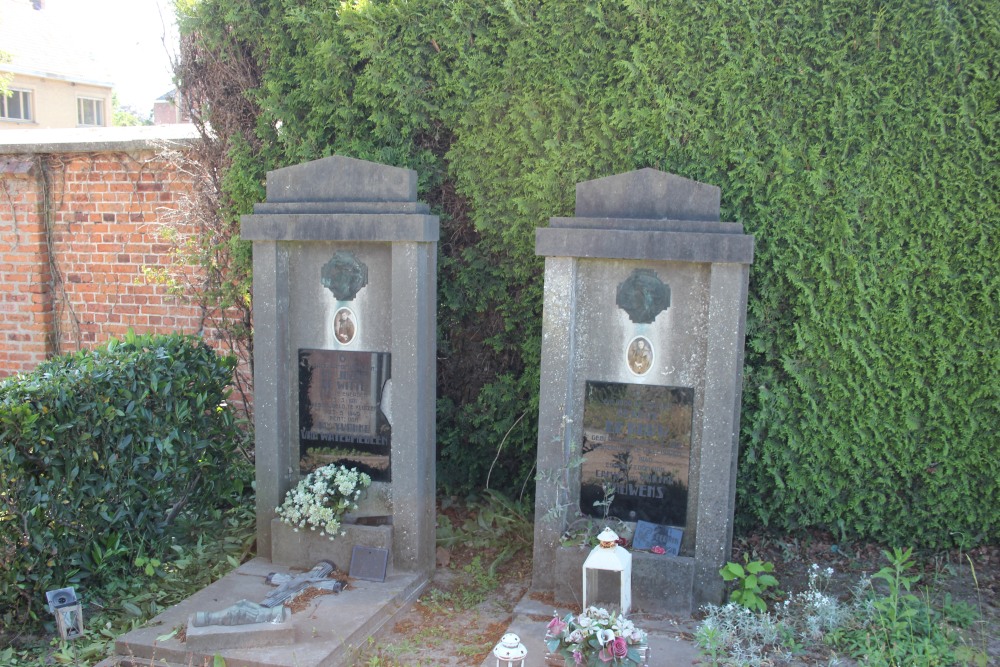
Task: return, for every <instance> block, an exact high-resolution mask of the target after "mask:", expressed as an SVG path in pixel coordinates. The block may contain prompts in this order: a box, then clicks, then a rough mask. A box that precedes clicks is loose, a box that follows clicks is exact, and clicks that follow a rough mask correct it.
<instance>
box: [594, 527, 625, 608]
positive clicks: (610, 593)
mask: <svg viewBox="0 0 1000 667" xmlns="http://www.w3.org/2000/svg"><path fill="white" fill-rule="evenodd" d="M597 539H598V540H599V541H600V544H599V545H598V546H596V547H594V550H593V551H591V552H590V555H589V556H587V560H586V561H584V563H583V608H584V609H586V608H587V607H590V606H592V605H598V604H602V605H605V606H608V605H612V604H613V605H617V606H618V607H619V608H620V611H621V613H622V615H624V614H628V612H629V609H630V607H631V606H632V554H631V553H629V552H628V550H627V549H624V548H622V547H621V546H619V545H618V535H617V534H616V533H615V531H613V530H611V529H610V528H605V529H604V530H603V531H601V534H600V535H598V536H597Z"/></svg>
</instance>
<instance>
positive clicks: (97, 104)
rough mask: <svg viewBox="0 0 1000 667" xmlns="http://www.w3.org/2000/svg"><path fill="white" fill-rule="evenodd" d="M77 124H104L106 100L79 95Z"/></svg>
mask: <svg viewBox="0 0 1000 667" xmlns="http://www.w3.org/2000/svg"><path fill="white" fill-rule="evenodd" d="M76 111H77V114H76V116H77V118H76V122H77V125H98V126H103V125H104V100H102V99H97V98H93V97H78V98H77V100H76Z"/></svg>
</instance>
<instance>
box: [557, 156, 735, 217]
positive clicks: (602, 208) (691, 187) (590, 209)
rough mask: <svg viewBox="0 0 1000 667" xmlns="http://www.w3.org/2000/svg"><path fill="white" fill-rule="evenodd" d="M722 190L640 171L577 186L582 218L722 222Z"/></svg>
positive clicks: (661, 172) (578, 210) (579, 215)
mask: <svg viewBox="0 0 1000 667" xmlns="http://www.w3.org/2000/svg"><path fill="white" fill-rule="evenodd" d="M720 192H721V191H720V190H719V188H718V187H716V186H714V185H707V184H705V183H699V182H698V181H692V180H691V179H689V178H684V177H682V176H677V175H676V174H669V173H667V172H665V171H660V170H658V169H651V168H648V167H647V168H645V169H638V170H636V171H629V172H626V173H624V174H615V175H614V176H606V177H604V178H597V179H594V180H592V181H583V182H582V183H577V185H576V215H577V217H580V218H642V219H647V220H656V219H663V218H669V219H671V220H708V221H714V222H718V221H719V201H720V198H721V194H720Z"/></svg>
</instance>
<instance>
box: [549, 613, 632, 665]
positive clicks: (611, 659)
mask: <svg viewBox="0 0 1000 667" xmlns="http://www.w3.org/2000/svg"><path fill="white" fill-rule="evenodd" d="M545 644H546V645H547V646H548V649H549V653H550V654H558V655H560V656H562V657H563V659H564V660H565V661H566V665H567V666H573V667H576V666H577V665H580V666H582V667H604V666H605V665H621V666H623V667H625V666H629V665H631V666H634V667H635V666H638V665H641V664H642V663H643V656H642V654H641V653H640V650H641V649H643V647H645V646H646V633H645V632H643V631H642V630H640V629H639V628H637V627H635V624H634V623H632V621H630V620H628V619H627V618H625V617H624V616H622V615H620V614H617V613H615V612H609V611H608V610H607V609H602V608H600V607H587V609H585V610H584V611H583V613H582V614H567V615H566V616H565V617H564V618H559V616H558V615H554V616H553V617H552V621H551V622H550V623H549V625H548V628H547V629H546V633H545Z"/></svg>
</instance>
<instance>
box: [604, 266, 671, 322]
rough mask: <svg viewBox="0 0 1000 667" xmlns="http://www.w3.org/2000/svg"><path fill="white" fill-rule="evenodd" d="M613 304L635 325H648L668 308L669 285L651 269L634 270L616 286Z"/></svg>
mask: <svg viewBox="0 0 1000 667" xmlns="http://www.w3.org/2000/svg"><path fill="white" fill-rule="evenodd" d="M615 303H616V304H617V305H618V307H619V308H621V309H622V310H624V311H625V312H626V313H628V317H629V319H630V320H632V321H633V322H635V323H636V324H649V323H650V322H652V321H653V320H655V319H656V316H657V315H659V314H660V313H662V312H663V311H664V310H666V309H667V308H669V307H670V285H667V284H666V283H664V282H663V281H662V280H660V278H659V276H657V275H656V272H654V271H653V270H652V269H636V270H635V271H633V272H632V275H630V276H629V277H628V278H626V279H625V282H623V283H622V284H620V285H619V286H618V293H617V296H616V298H615Z"/></svg>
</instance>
